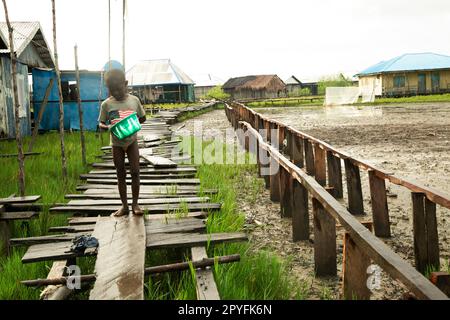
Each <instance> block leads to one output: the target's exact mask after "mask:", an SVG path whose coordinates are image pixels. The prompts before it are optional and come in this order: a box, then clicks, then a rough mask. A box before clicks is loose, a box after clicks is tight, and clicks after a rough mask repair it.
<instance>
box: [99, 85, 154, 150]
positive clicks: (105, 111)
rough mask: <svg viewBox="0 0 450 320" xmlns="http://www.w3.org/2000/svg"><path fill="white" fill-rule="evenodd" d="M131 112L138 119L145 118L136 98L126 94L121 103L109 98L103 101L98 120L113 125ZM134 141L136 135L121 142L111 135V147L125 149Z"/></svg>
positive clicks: (142, 108)
mask: <svg viewBox="0 0 450 320" xmlns="http://www.w3.org/2000/svg"><path fill="white" fill-rule="evenodd" d="M133 112H136V113H137V116H138V117H139V118H142V117H145V110H144V107H143V106H142V104H141V102H140V101H139V98H138V97H136V96H133V95H131V94H128V96H127V97H126V98H125V99H124V100H123V101H118V100H116V98H114V97H112V96H111V97H109V98H108V99H106V100H105V101H103V103H102V105H101V108H100V116H99V118H98V120H99V121H100V122H104V123H107V122H109V123H110V124H111V125H113V124H115V123H117V122H119V121H120V120H122V119H124V118H126V117H127V116H129V115H130V114H132V113H133ZM134 141H137V134H136V133H135V134H133V135H132V136H129V137H127V138H125V139H122V140H120V139H119V138H117V137H116V136H115V135H114V134H112V133H111V145H113V146H115V147H126V146H129V145H131V144H132V143H133V142H134Z"/></svg>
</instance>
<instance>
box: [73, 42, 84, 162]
mask: <svg viewBox="0 0 450 320" xmlns="http://www.w3.org/2000/svg"><path fill="white" fill-rule="evenodd" d="M74 54H75V73H76V77H77V102H78V114H79V118H80V138H81V159H82V161H83V165H84V166H86V164H87V162H86V144H85V141H84V131H83V108H82V106H81V91H80V70H78V47H77V45H75V47H74Z"/></svg>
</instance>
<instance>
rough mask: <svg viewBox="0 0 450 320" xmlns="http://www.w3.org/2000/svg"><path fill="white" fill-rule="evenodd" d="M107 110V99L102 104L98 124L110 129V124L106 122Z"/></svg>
mask: <svg viewBox="0 0 450 320" xmlns="http://www.w3.org/2000/svg"><path fill="white" fill-rule="evenodd" d="M106 120H107V112H106V104H105V101H103V103H102V104H101V106H100V115H99V117H98V126H99V128H100V129H105V130H109V125H107V124H106Z"/></svg>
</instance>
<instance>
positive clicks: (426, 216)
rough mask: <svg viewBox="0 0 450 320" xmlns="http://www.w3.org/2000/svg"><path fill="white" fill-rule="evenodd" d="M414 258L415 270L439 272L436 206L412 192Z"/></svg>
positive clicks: (423, 195) (423, 196)
mask: <svg viewBox="0 0 450 320" xmlns="http://www.w3.org/2000/svg"><path fill="white" fill-rule="evenodd" d="M411 196H412V207H413V231H414V257H415V263H416V269H417V270H418V271H420V272H421V273H425V272H426V271H427V268H433V269H437V270H439V267H440V262H439V239H438V232H437V222H436V204H435V203H433V202H431V201H429V200H428V199H427V198H426V197H425V194H423V193H420V192H412V193H411Z"/></svg>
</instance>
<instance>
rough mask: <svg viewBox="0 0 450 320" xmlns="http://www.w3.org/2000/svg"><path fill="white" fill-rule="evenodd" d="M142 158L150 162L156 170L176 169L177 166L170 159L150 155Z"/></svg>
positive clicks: (142, 155)
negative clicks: (163, 168) (160, 168)
mask: <svg viewBox="0 0 450 320" xmlns="http://www.w3.org/2000/svg"><path fill="white" fill-rule="evenodd" d="M140 156H141V158H143V159H144V160H146V161H148V162H149V163H150V164H152V165H153V166H154V167H155V168H156V167H176V166H177V164H176V163H175V162H173V161H171V160H170V159H167V158H163V157H160V156H150V155H144V154H141V155H140Z"/></svg>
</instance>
